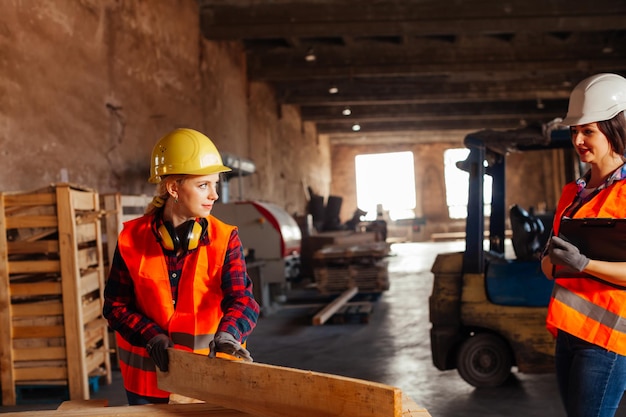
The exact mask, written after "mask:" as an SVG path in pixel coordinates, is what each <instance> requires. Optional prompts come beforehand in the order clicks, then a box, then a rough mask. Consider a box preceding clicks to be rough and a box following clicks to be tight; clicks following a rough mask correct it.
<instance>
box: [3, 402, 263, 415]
mask: <svg viewBox="0 0 626 417" xmlns="http://www.w3.org/2000/svg"><path fill="white" fill-rule="evenodd" d="M2 416H3V417H173V416H176V417H264V416H261V415H251V414H247V413H242V412H241V411H236V410H233V409H225V408H223V407H219V406H216V405H212V404H149V405H136V406H132V407H128V406H121V407H101V406H100V405H99V404H96V405H94V407H93V408H87V407H85V408H76V409H57V410H40V411H28V412H12V413H4V414H2Z"/></svg>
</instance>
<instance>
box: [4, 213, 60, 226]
mask: <svg viewBox="0 0 626 417" xmlns="http://www.w3.org/2000/svg"><path fill="white" fill-rule="evenodd" d="M6 224H7V229H18V228H22V227H57V218H56V216H54V215H52V216H46V215H41V216H11V217H7V220H6Z"/></svg>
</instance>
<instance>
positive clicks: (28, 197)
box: [4, 193, 56, 207]
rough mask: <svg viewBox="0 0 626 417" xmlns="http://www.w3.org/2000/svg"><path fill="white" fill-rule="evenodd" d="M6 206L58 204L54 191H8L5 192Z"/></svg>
mask: <svg viewBox="0 0 626 417" xmlns="http://www.w3.org/2000/svg"><path fill="white" fill-rule="evenodd" d="M4 201H5V207H16V206H17V207H21V206H51V205H54V204H56V195H55V194H54V193H22V194H18V193H15V194H14V193H7V194H4Z"/></svg>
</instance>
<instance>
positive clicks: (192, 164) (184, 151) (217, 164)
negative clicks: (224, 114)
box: [148, 129, 231, 184]
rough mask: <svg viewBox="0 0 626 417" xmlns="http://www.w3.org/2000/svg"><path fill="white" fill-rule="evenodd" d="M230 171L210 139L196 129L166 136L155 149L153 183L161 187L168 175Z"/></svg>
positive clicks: (151, 173)
mask: <svg viewBox="0 0 626 417" xmlns="http://www.w3.org/2000/svg"><path fill="white" fill-rule="evenodd" d="M228 171H231V169H230V168H228V167H227V166H225V165H224V163H223V162H222V156H221V155H220V153H219V151H218V150H217V148H216V147H215V145H214V144H213V142H212V141H211V139H209V138H208V137H206V136H205V135H203V134H202V133H200V132H198V131H196V130H193V129H176V130H174V131H173V132H170V133H168V134H167V135H165V136H163V137H162V138H161V139H159V141H158V142H157V143H156V145H154V148H153V149H152V160H151V166H150V179H149V180H148V181H150V182H151V183H154V184H158V183H159V182H161V180H162V179H163V177H164V176H165V175H172V174H187V175H209V174H217V173H220V172H228Z"/></svg>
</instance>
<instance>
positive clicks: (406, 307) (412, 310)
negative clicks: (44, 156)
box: [0, 242, 626, 417]
mask: <svg viewBox="0 0 626 417" xmlns="http://www.w3.org/2000/svg"><path fill="white" fill-rule="evenodd" d="M461 250H463V243H462V242H441V243H405V244H394V245H392V248H391V256H390V257H389V273H390V281H391V286H390V289H389V291H386V292H385V293H383V294H382V296H381V297H380V298H379V299H378V300H377V301H375V302H374V311H373V312H372V314H371V316H370V317H369V321H368V322H367V323H360V322H354V323H352V322H348V323H344V324H332V323H326V324H324V325H322V326H312V325H311V317H312V315H313V314H314V313H315V311H316V310H318V309H319V308H320V307H319V306H315V305H312V304H315V303H316V302H317V301H319V297H315V295H316V293H315V292H314V291H312V292H309V293H308V294H309V295H310V296H311V299H310V300H308V301H310V302H311V303H309V304H298V303H296V302H295V300H296V296H297V298H298V301H303V295H306V294H307V292H306V291H305V292H303V291H294V292H293V293H292V295H291V296H290V298H289V301H288V302H287V304H286V305H285V306H283V307H282V308H280V309H279V310H278V311H277V312H276V313H274V314H271V315H267V316H264V317H262V318H261V319H260V320H259V323H258V326H257V328H256V329H255V331H254V333H253V334H252V336H251V337H250V339H249V344H248V347H249V349H250V351H251V353H252V355H253V356H254V359H255V361H256V362H260V363H267V364H272V365H281V366H288V367H293V368H299V369H305V370H312V371H318V372H326V373H332V374H337V375H343V376H348V377H353V378H361V379H366V380H371V381H376V382H381V383H385V384H389V385H393V386H397V387H399V388H401V389H402V391H403V392H404V393H406V394H407V395H408V396H409V397H411V398H412V399H413V400H414V401H415V402H416V403H417V404H419V405H420V406H422V407H424V408H426V409H427V410H428V411H429V413H430V414H431V415H432V416H433V417H451V416H454V417H457V416H466V417H472V416H481V417H490V416H494V417H495V416H498V417H500V416H508V417H515V416H524V417H532V416H552V417H559V416H565V413H564V412H563V410H562V407H561V404H560V401H559V396H558V393H557V388H556V382H555V377H554V374H544V375H526V374H520V373H516V372H515V373H514V374H513V375H512V378H511V379H510V381H508V382H507V384H506V385H505V386H502V387H499V388H493V389H475V388H473V387H472V386H470V385H468V384H467V383H465V382H464V381H463V380H462V379H461V378H460V377H459V376H458V374H457V372H456V371H445V372H441V371H439V370H437V369H436V368H435V367H434V366H433V365H432V361H431V356H430V340H429V328H430V323H429V320H428V296H429V295H430V291H431V285H432V274H431V273H430V268H431V265H432V263H433V261H434V258H435V256H436V254H437V253H439V252H451V251H461ZM294 294H295V295H294ZM316 298H317V300H316ZM113 377H114V383H113V384H112V385H106V386H102V385H100V387H99V390H98V392H96V393H94V394H93V395H92V398H106V399H108V401H109V405H110V406H116V405H124V404H126V402H125V401H126V399H125V396H124V393H123V389H122V387H121V379H120V376H119V372H117V371H116V372H114V375H113ZM57 405H58V403H57V404H55V403H54V402H52V403H49V404H32V405H22V406H16V407H0V412H7V411H19V410H35V409H54V408H56V406H57ZM617 416H618V417H626V401H625V402H624V404H623V406H622V408H621V409H620V410H619V411H618V414H617Z"/></svg>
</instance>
